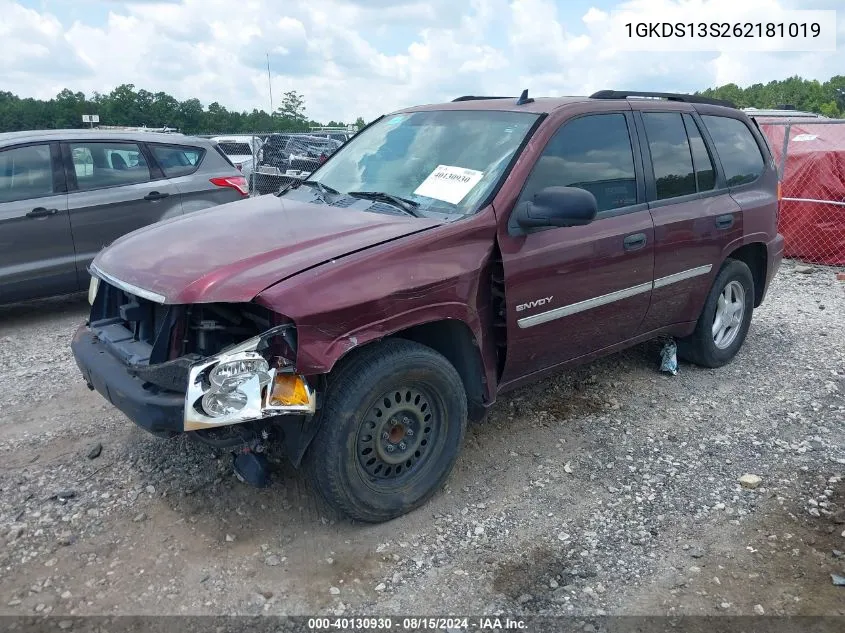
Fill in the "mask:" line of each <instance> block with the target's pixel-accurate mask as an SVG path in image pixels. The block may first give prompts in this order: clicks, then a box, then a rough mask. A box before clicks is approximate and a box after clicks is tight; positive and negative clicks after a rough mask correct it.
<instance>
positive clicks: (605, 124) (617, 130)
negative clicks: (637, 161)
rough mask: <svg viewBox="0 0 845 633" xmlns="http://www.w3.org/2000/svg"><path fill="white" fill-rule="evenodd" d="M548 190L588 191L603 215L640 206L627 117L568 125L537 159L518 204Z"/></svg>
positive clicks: (600, 117) (600, 116) (587, 119)
mask: <svg viewBox="0 0 845 633" xmlns="http://www.w3.org/2000/svg"><path fill="white" fill-rule="evenodd" d="M546 187H577V188H579V189H585V190H586V191H589V192H590V193H592V194H593V195H594V196H595V197H596V202H597V203H598V210H599V212H601V211H608V210H611V209H618V208H620V207H627V206H630V205H632V204H636V202H637V179H636V172H635V170H634V152H633V149H632V147H631V136H630V134H629V133H628V123H627V121H626V120H625V115H624V114H593V115H589V116H583V117H579V118H577V119H574V120H572V121H569V122H567V123H564V125H563V127H561V128H560V129H559V130H558V131H557V132H556V133H555V135H554V136H553V137H552V138H551V140H550V141H549V143H548V145H546V147H545V149H544V150H543V154H542V155H541V156H540V158H539V159H537V163H536V164H535V165H534V168H533V169H532V170H531V175H530V176H529V177H528V180H527V181H526V183H525V187H524V188H523V190H522V194H521V195H520V202H523V201H526V200H532V199H533V198H534V195H535V194H536V193H537V192H539V191H540V190H541V189H545V188H546Z"/></svg>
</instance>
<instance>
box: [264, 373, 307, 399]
mask: <svg viewBox="0 0 845 633" xmlns="http://www.w3.org/2000/svg"><path fill="white" fill-rule="evenodd" d="M308 401H309V399H308V389H307V388H306V387H305V382H304V380H303V379H302V377H301V376H294V375H293V374H276V377H275V378H274V379H273V391H271V392H270V406H271V407H290V406H307V405H308Z"/></svg>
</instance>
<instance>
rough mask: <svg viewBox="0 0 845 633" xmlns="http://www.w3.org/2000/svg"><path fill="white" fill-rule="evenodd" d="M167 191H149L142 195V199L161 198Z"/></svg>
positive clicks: (166, 194) (167, 194)
mask: <svg viewBox="0 0 845 633" xmlns="http://www.w3.org/2000/svg"><path fill="white" fill-rule="evenodd" d="M169 195H170V194H169V193H161V192H160V191H151V192H150V193H148V194H147V195H146V196H144V200H161V199H162V198H166V197H167V196H169Z"/></svg>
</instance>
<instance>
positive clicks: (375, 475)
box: [306, 339, 467, 522]
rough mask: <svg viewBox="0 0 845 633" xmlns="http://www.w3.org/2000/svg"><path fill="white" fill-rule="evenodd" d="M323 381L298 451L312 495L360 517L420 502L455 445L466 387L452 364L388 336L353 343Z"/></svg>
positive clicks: (397, 511)
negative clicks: (310, 433)
mask: <svg viewBox="0 0 845 633" xmlns="http://www.w3.org/2000/svg"><path fill="white" fill-rule="evenodd" d="M329 380H330V384H329V388H328V391H327V394H326V398H325V402H324V405H323V407H322V409H321V410H320V413H319V416H318V419H317V423H318V424H319V425H320V427H319V430H318V432H317V436H316V437H315V438H314V441H313V443H312V445H311V446H310V447H309V450H308V454H307V456H306V460H307V466H308V468H309V470H310V472H311V477H312V479H313V481H314V483H315V486H316V488H317V489H318V491H319V492H320V494H321V495H322V496H323V497H324V498H325V499H326V500H327V501H328V502H329V504H330V505H332V506H334V507H335V508H336V509H338V510H339V511H341V512H343V513H344V514H346V515H348V516H350V517H352V518H355V519H359V520H362V521H368V522H380V521H386V520H389V519H392V518H394V517H397V516H399V515H401V514H405V513H406V512H409V511H411V510H413V509H414V508H416V507H418V506H420V505H421V504H423V503H424V502H425V501H426V500H428V499H429V498H430V497H431V496H432V495H433V494H434V493H435V492H437V490H438V489H439V488H440V486H441V485H442V484H443V482H444V481H445V480H446V478H447V477H448V476H449V473H450V472H451V470H452V468H453V466H454V464H455V461H456V459H457V455H458V452H459V451H460V447H461V444H462V443H463V437H464V432H465V430H466V419H467V403H466V393H465V392H464V389H463V383H462V382H461V378H460V376H459V375H458V373H457V371H456V370H455V368H454V367H453V366H452V365H451V363H449V361H448V360H446V358H444V357H443V356H442V355H441V354H439V353H437V352H436V351H434V350H433V349H431V348H429V347H426V346H424V345H420V344H418V343H413V342H411V341H404V340H399V339H395V340H389V341H385V342H382V343H377V344H374V345H372V346H370V347H367V348H363V349H361V350H360V351H359V352H357V353H356V354H355V356H354V357H352V358H350V359H349V360H348V361H346V362H344V363H343V364H342V366H341V367H339V368H338V369H337V373H336V374H335V373H334V372H333V373H332V375H331V376H330V377H329Z"/></svg>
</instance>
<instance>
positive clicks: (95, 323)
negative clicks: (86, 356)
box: [90, 282, 183, 365]
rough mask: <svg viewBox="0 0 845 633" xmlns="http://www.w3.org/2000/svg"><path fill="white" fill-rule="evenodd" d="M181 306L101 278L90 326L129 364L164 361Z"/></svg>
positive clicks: (181, 310) (167, 355) (92, 308)
mask: <svg viewBox="0 0 845 633" xmlns="http://www.w3.org/2000/svg"><path fill="white" fill-rule="evenodd" d="M182 312H183V309H182V307H181V306H169V305H160V304H158V303H154V302H152V301H148V300H147V299H143V298H141V297H136V296H134V295H131V294H129V293H127V292H124V291H123V290H121V289H120V288H116V287H114V286H112V285H110V284H107V283H106V282H100V287H99V290H98V292H97V298H96V300H95V301H94V305H93V306H92V307H91V318H90V327H91V329H92V330H93V331H94V332H95V333H96V334H97V337H98V338H99V339H100V340H101V341H102V342H103V343H105V344H106V345H108V346H109V347H110V349H111V350H112V351H113V352H114V353H115V354H116V355H117V356H118V357H119V358H120V359H121V360H122V361H123V362H124V363H126V364H129V365H142V364H151V363H158V362H163V361H165V360H167V359H168V357H169V352H170V342H171V335H172V331H173V325H174V324H175V323H176V322H177V320H178V318H179V316H180V313H182Z"/></svg>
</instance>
